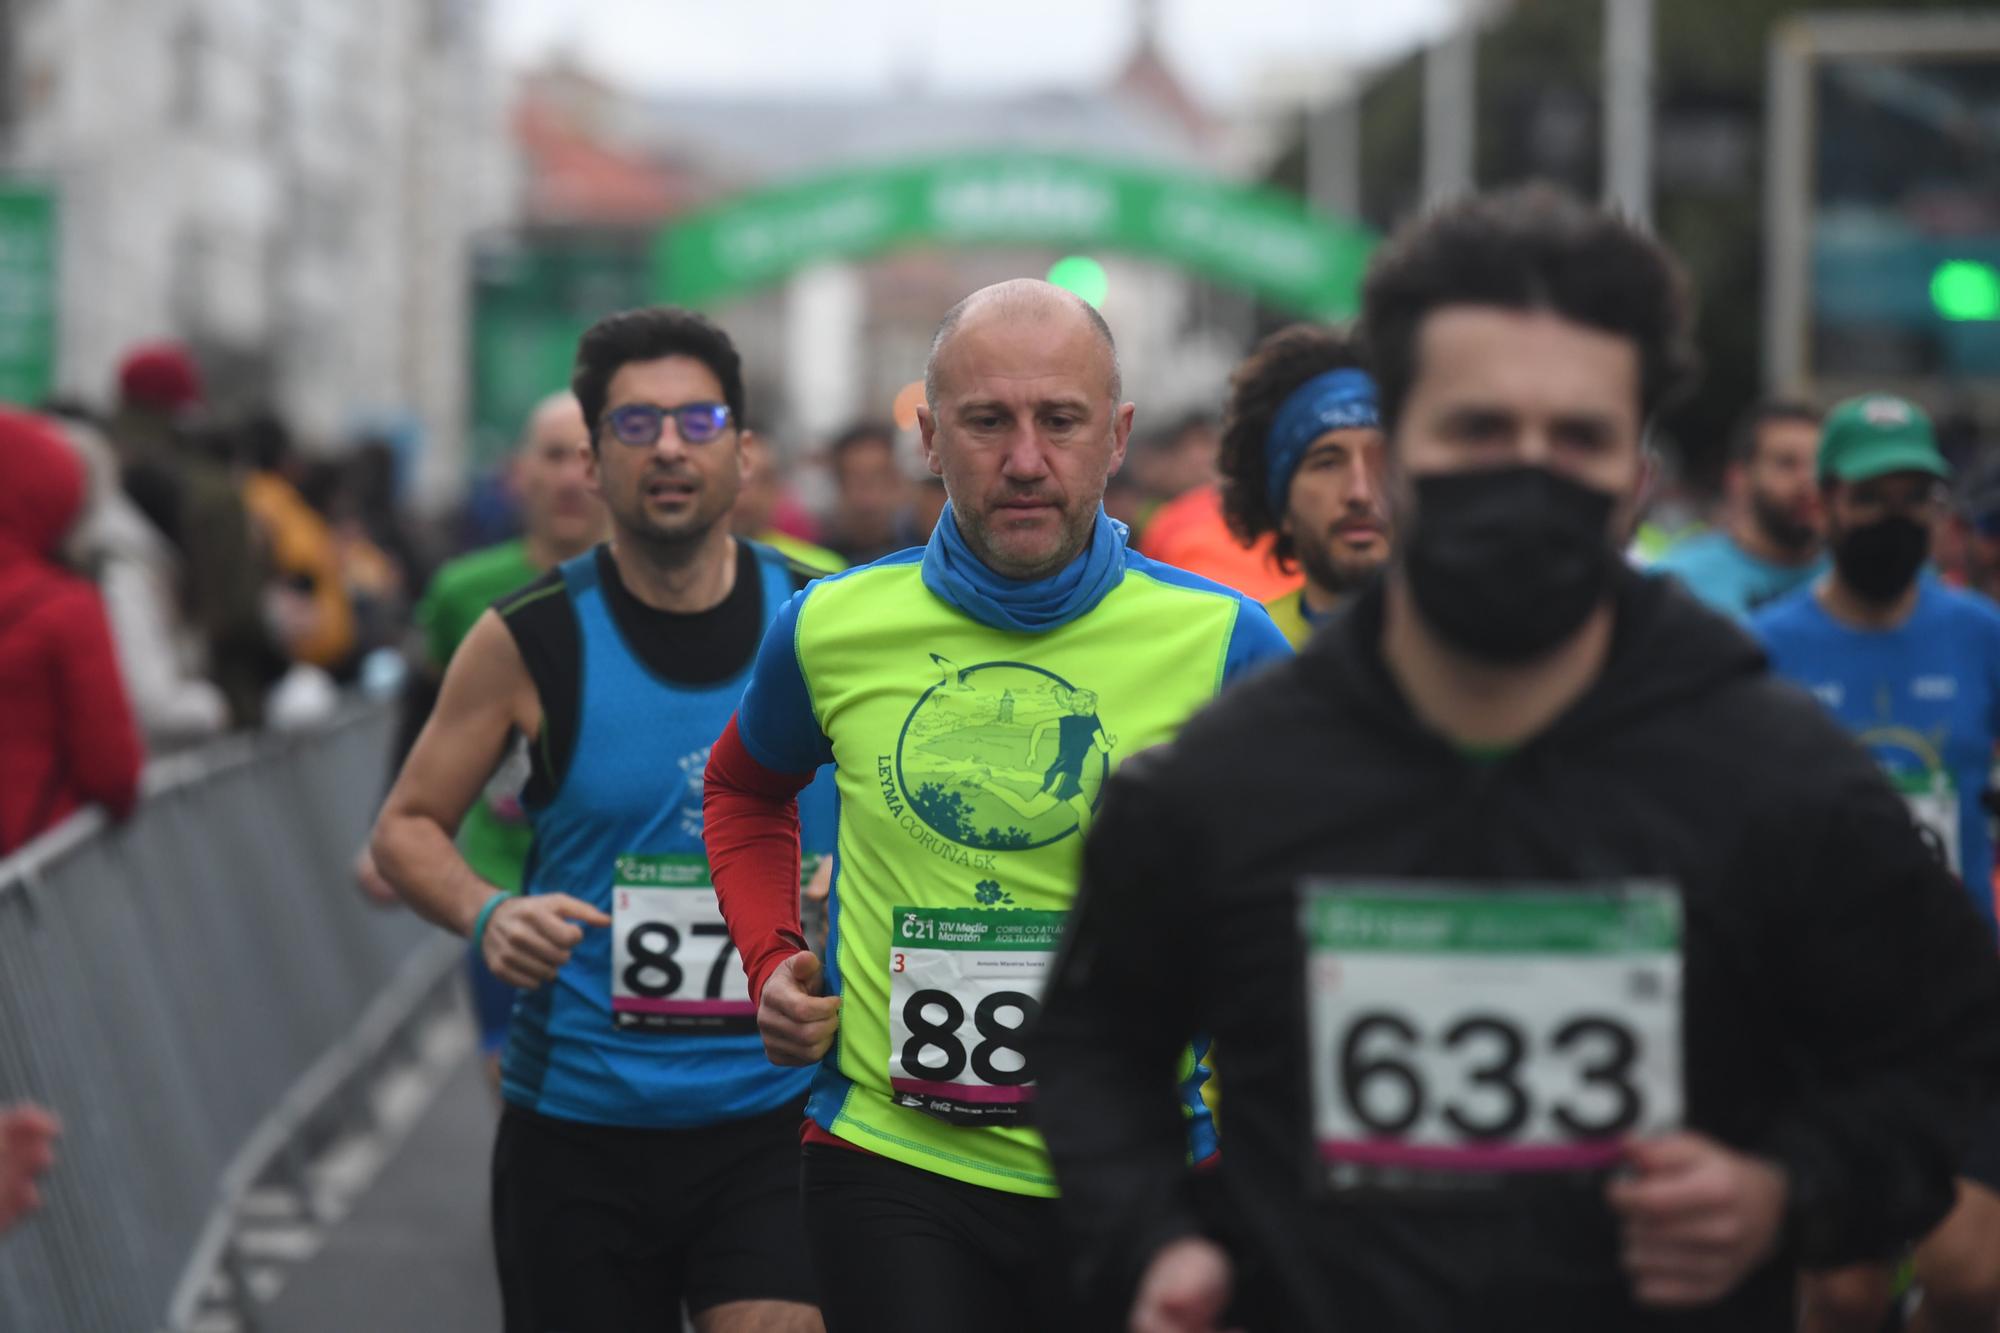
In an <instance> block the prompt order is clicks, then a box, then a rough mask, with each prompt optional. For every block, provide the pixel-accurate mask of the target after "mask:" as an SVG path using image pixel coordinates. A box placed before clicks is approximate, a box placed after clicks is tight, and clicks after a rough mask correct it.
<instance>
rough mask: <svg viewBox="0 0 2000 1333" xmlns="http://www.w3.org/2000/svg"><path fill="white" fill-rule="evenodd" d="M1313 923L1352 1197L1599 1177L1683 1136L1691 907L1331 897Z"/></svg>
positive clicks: (1320, 891)
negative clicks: (1526, 1179) (1656, 1141)
mask: <svg viewBox="0 0 2000 1333" xmlns="http://www.w3.org/2000/svg"><path fill="white" fill-rule="evenodd" d="M1302 915H1303V925H1304V931H1305V939H1306V946H1307V962H1306V968H1307V975H1306V994H1307V1028H1308V1033H1309V1040H1310V1043H1311V1044H1310V1062H1311V1068H1310V1080H1311V1088H1312V1098H1313V1125H1314V1132H1315V1137H1316V1139H1317V1143H1318V1148H1319V1156H1320V1160H1321V1161H1322V1163H1324V1165H1325V1168H1326V1171H1327V1173H1328V1179H1329V1180H1330V1181H1331V1183H1332V1184H1333V1185H1335V1186H1336V1187H1353V1186H1361V1185H1376V1186H1388V1187H1396V1186H1411V1187H1415V1186H1422V1187H1426V1188H1438V1187H1444V1188H1452V1187H1462V1186H1470V1185H1475V1184H1477V1185H1488V1184H1491V1183H1492V1182H1493V1181H1494V1180H1495V1178H1496V1177H1498V1178H1504V1177H1505V1176H1506V1175H1508V1174H1514V1173H1522V1172H1542V1173H1547V1172H1561V1171H1579V1170H1594V1169H1601V1168H1603V1167H1607V1166H1610V1165H1612V1164H1613V1163H1615V1162H1616V1160H1617V1159H1618V1155H1619V1152H1620V1144H1621V1142H1622V1141H1623V1140H1624V1139H1626V1138H1627V1137H1630V1136H1634V1135H1640V1136H1644V1135H1652V1134H1658V1133H1661V1132H1663V1131H1666V1130H1669V1129H1672V1128H1674V1127H1676V1126H1677V1125H1678V1124H1679V1121H1680V1117H1681V1111H1682V1074H1681V1003H1680V1001H1681V955H1680V938H1681V918H1680V898H1679V895H1678V893H1677V892H1676V891H1675V890H1673V889H1671V888H1668V887H1664V886H1659V885H1616V886H1603V887H1596V886H1579V887H1575V888H1567V887H1566V888H1561V889H1556V888H1551V887H1549V886H1545V885H1536V886H1522V887H1518V888H1510V887H1507V886H1504V885H1482V886H1480V887H1478V888H1462V887H1459V886H1454V885H1435V886H1433V885H1424V884H1411V883H1403V884H1380V883H1378V884H1373V885H1359V884H1352V883H1344V884H1319V885H1310V886H1308V887H1307V890H1306V892H1305V895H1304V901H1303V905H1302Z"/></svg>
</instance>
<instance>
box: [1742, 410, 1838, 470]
mask: <svg viewBox="0 0 2000 1333" xmlns="http://www.w3.org/2000/svg"><path fill="white" fill-rule="evenodd" d="M1819 420H1820V416H1819V409H1818V408H1816V407H1814V406H1813V405H1812V404H1811V403H1808V402H1806V401H1805V400H1804V399H1802V398H1765V399H1761V400H1760V401H1758V402H1755V403H1752V404H1751V405H1750V408H1749V410H1747V411H1746V412H1744V413H1743V415H1742V416H1740V417H1738V418H1736V424H1735V425H1734V426H1732V427H1730V429H1729V461H1730V462H1732V463H1748V462H1751V461H1753V460H1754V459H1755V458H1756V457H1757V445H1758V443H1759V442H1760V441H1761V440H1762V439H1763V437H1764V427H1766V426H1769V425H1771V424H1773V423H1775V422H1779V421H1798V422H1803V423H1804V424H1806V425H1808V426H1817V425H1819Z"/></svg>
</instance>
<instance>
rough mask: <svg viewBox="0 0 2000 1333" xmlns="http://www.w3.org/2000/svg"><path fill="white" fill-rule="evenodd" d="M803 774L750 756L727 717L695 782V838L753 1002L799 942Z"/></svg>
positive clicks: (805, 780)
mask: <svg viewBox="0 0 2000 1333" xmlns="http://www.w3.org/2000/svg"><path fill="white" fill-rule="evenodd" d="M812 780H813V775H812V774H811V773H780V772H778V771H777V770H776V769H772V768H766V767H765V766H764V765H763V764H761V763H759V762H757V760H756V758H755V757H754V756H753V755H752V754H751V753H750V751H749V749H748V748H746V747H745V746H744V744H743V740H742V737H740V736H739V735H737V732H736V719H735V718H734V717H732V718H730V719H729V725H728V726H727V727H725V728H724V729H723V732H722V737H721V739H719V740H717V741H716V743H715V746H714V748H713V749H711V750H710V751H709V752H708V772H707V773H706V774H704V775H703V778H702V789H701V813H702V828H703V832H702V841H703V842H704V843H706V844H707V846H708V870H709V875H710V877H711V878H712V879H713V880H714V881H715V896H716V899H717V900H718V901H719V902H720V903H721V904H722V918H723V920H725V921H727V922H728V923H729V938H730V939H731V940H732V941H734V942H735V944H736V952H737V954H738V955H740V956H741V957H742V959H743V971H744V972H745V974H747V975H748V976H749V978H750V999H751V1000H752V1001H753V1002H756V1001H760V1000H762V999H763V996H764V982H765V979H766V978H768V977H769V976H770V975H771V973H772V971H774V970H775V969H776V968H777V966H778V964H780V963H782V962H784V961H785V960H786V959H787V958H790V957H791V956H792V955H793V954H795V953H800V952H802V951H803V950H804V949H805V948H806V940H805V935H804V934H803V932H802V931H801V930H800V928H799V793H800V792H801V791H804V790H805V788H806V786H807V784H809V783H810V782H811V781H812Z"/></svg>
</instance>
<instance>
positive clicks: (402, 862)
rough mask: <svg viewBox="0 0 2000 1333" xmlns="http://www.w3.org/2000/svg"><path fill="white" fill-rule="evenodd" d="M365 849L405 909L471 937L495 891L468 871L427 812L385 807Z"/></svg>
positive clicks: (495, 889) (455, 849)
mask: <svg viewBox="0 0 2000 1333" xmlns="http://www.w3.org/2000/svg"><path fill="white" fill-rule="evenodd" d="M370 849H371V850H372V851H373V852H374V853H375V865H376V868H377V869H379V870H380V871H381V872H382V877H383V878H384V879H386V880H388V881H389V883H390V884H391V885H392V886H393V887H394V888H395V890H396V892H397V893H398V894H400V895H401V896H402V899H403V901H404V902H405V903H408V904H409V906H410V910H411V911H413V912H415V913H416V914H417V915H418V916H420V917H422V918H423V919H424V920H426V921H428V922H430V923H431V924H432V925H435V926H441V927H443V928H444V929H446V930H448V931H451V932H452V933H453V934H455V935H470V934H471V933H472V926H473V923H474V922H475V921H476V920H477V919H478V916H479V909H480V908H482V907H484V906H485V905H486V900H487V899H488V898H491V897H492V896H493V895H494V894H495V893H498V892H500V890H499V889H498V888H496V887H495V886H494V885H492V884H489V883H487V882H486V881H485V880H483V879H481V878H480V877H479V876H478V875H477V874H475V873H474V872H473V869H472V867H471V866H469V865H467V864H466V861H465V858H464V857H463V856H461V855H460V854H459V850H458V847H457V846H456V845H455V844H454V843H453V842H452V840H451V835H450V834H449V833H447V832H445V830H444V828H443V826H441V825H440V824H439V823H438V822H437V821H436V820H435V819H432V818H430V817H429V816H427V815H411V814H392V813H389V812H387V811H385V812H384V813H383V815H382V818H381V819H380V820H379V821H377V823H376V825H375V836H374V839H373V841H372V843H371V844H370Z"/></svg>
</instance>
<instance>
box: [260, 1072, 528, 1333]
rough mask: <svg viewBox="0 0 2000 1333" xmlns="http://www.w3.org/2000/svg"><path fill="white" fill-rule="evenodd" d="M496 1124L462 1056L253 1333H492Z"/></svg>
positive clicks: (496, 1297) (484, 1091) (489, 1099)
mask: <svg viewBox="0 0 2000 1333" xmlns="http://www.w3.org/2000/svg"><path fill="white" fill-rule="evenodd" d="M497 1117H498V1111H497V1108H496V1106H495V1103H494V1099H493V1095H492V1093H491V1092H490V1091H489V1090H488V1088H487V1086H486V1084H485V1082H484V1081H483V1080H482V1078H481V1077H480V1072H479V1066H478V1062H477V1060H476V1059H475V1058H474V1057H472V1056H471V1055H470V1054H468V1055H467V1056H466V1057H465V1058H464V1059H463V1060H461V1061H460V1062H459V1065H458V1067H457V1068H456V1069H455V1070H454V1071H453V1072H452V1074H451V1077H450V1078H449V1080H448V1081H447V1082H446V1083H445V1084H444V1086H443V1087H442V1089H440V1091H439V1093H438V1095H437V1097H436V1099H435V1100H434V1101H433V1102H432V1103H431V1104H430V1106H429V1107H428V1108H426V1110H425V1111H424V1113H423V1115H422V1117H421V1118H420V1119H419V1120H418V1122H417V1124H416V1126H415V1128H414V1129H413V1130H412V1131H411V1132H410V1134H409V1136H408V1137H407V1138H406V1139H404V1141H403V1142H402V1144H401V1145H400V1146H399V1147H398V1148H397V1149H396V1151H395V1153H394V1155H393V1156H391V1157H390V1159H389V1160H388V1161H387V1162H386V1163H385V1164H384V1165H383V1168H382V1170H381V1172H380V1174H379V1175H377V1176H376V1178H375V1180H374V1181H373V1183H372V1184H371V1185H370V1187H369V1188H368V1190H367V1192H366V1193H365V1194H364V1195H362V1196H361V1198H360V1199H358V1200H357V1201H356V1203H355V1206H354V1208H353V1210H352V1211H351V1212H350V1213H348V1215H347V1216H346V1217H344V1218H343V1219H341V1221H340V1222H339V1223H338V1224H337V1225H336V1226H335V1227H334V1228H333V1230H332V1231H331V1232H329V1233H328V1234H327V1236H326V1239H325V1242H324V1244H322V1245H321V1246H320V1248H319V1249H318V1251H317V1252H316V1253H314V1254H313V1256H312V1257H311V1258H310V1259H309V1260H307V1261H306V1262H305V1263H303V1264H301V1265H300V1266H299V1267H298V1268H296V1269H295V1270H293V1271H292V1272H291V1273H290V1274H289V1275H288V1276H287V1278H286V1281H285V1284H284V1287H283V1289H282V1290H281V1291H279V1293H278V1294H277V1296H276V1298H275V1299H274V1300H272V1301H271V1303H270V1304H269V1305H267V1306H264V1307H263V1308H261V1309H260V1310H259V1311H258V1327H259V1330H260V1333H360V1331H361V1330H367V1331H368V1333H404V1331H405V1330H408V1331H409V1333H495V1330H497V1329H499V1327H500V1294H499V1289H498V1287H497V1285H496V1282H495V1279H494V1276H493V1250H492V1246H491V1243H490V1241H489V1238H488V1236H489V1233H488V1230H487V1214H486V1206H487V1194H488V1190H487V1165H488V1162H489V1159H490V1155H491V1153H492V1149H493V1128H494V1125H495V1123H496V1120H497Z"/></svg>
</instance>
